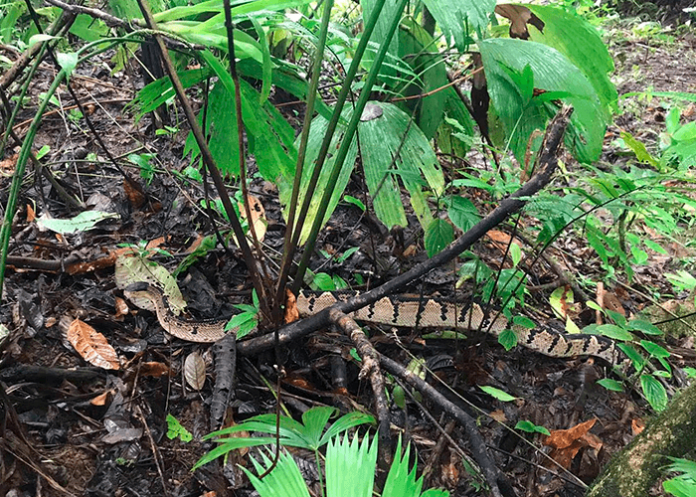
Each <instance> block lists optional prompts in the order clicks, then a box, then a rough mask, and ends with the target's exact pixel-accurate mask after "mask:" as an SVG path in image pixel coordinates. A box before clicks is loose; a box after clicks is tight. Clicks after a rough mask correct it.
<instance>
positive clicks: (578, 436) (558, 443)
mask: <svg viewBox="0 0 696 497" xmlns="http://www.w3.org/2000/svg"><path fill="white" fill-rule="evenodd" d="M596 422H597V418H593V419H589V420H587V421H585V422H584V423H580V424H579V425H576V426H573V427H572V428H569V429H567V430H553V431H551V435H550V436H548V437H546V438H545V439H544V442H543V443H544V445H546V446H548V447H551V448H552V449H553V450H552V451H551V453H550V454H549V455H550V456H551V458H552V459H553V460H555V461H556V462H557V463H558V464H560V465H561V466H563V467H564V468H566V469H567V468H570V464H571V463H572V462H573V459H574V458H575V456H576V455H577V454H578V452H579V451H580V449H582V448H585V447H590V448H592V449H594V450H595V451H597V452H599V450H600V449H601V448H602V441H601V440H600V439H599V438H597V437H596V436H595V435H592V434H591V433H589V431H590V429H592V427H593V426H594V424H595V423H596Z"/></svg>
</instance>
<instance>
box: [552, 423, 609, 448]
mask: <svg viewBox="0 0 696 497" xmlns="http://www.w3.org/2000/svg"><path fill="white" fill-rule="evenodd" d="M596 422H597V418H592V419H588V420H587V421H585V422H584V423H580V424H579V425H575V426H573V427H572V428H568V429H567V430H553V431H551V435H550V436H548V437H546V438H545V439H544V445H546V446H548V447H552V448H554V449H564V448H567V447H570V446H571V445H572V444H573V442H575V441H576V440H579V439H580V438H582V436H583V435H584V434H585V433H587V432H588V431H590V430H591V429H592V427H593V426H594V424H595V423H596Z"/></svg>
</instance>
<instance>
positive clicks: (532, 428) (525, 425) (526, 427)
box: [515, 420, 551, 437]
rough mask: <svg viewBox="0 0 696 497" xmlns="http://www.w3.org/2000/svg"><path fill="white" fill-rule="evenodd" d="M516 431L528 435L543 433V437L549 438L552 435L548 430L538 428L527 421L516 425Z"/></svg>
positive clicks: (541, 427)
mask: <svg viewBox="0 0 696 497" xmlns="http://www.w3.org/2000/svg"><path fill="white" fill-rule="evenodd" d="M515 429H516V430H522V431H526V432H527V433H541V434H542V435H546V436H547V437H548V436H550V435H551V433H550V432H549V430H547V429H546V428H544V427H543V426H537V425H535V424H534V423H532V422H531V421H526V420H522V421H518V422H517V424H516V425H515Z"/></svg>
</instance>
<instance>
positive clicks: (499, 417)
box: [489, 409, 507, 423]
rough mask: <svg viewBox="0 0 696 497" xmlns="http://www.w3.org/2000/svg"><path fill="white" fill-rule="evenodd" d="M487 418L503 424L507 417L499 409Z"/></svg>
mask: <svg viewBox="0 0 696 497" xmlns="http://www.w3.org/2000/svg"><path fill="white" fill-rule="evenodd" d="M489 416H490V417H491V418H493V419H494V420H496V421H497V422H498V423H505V422H506V421H507V417H506V416H505V413H504V412H503V411H502V410H501V409H496V410H495V411H493V412H492V413H490V414H489Z"/></svg>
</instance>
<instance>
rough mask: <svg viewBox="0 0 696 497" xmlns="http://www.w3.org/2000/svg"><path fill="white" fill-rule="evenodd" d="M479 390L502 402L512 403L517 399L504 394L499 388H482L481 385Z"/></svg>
mask: <svg viewBox="0 0 696 497" xmlns="http://www.w3.org/2000/svg"><path fill="white" fill-rule="evenodd" d="M479 388H480V389H481V390H483V391H484V392H486V393H487V394H488V395H490V396H491V397H494V398H496V399H498V400H499V401H501V402H512V401H513V400H516V399H517V397H513V396H512V395H510V394H509V393H507V392H504V391H502V390H500V389H498V388H495V387H491V386H481V385H479Z"/></svg>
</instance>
